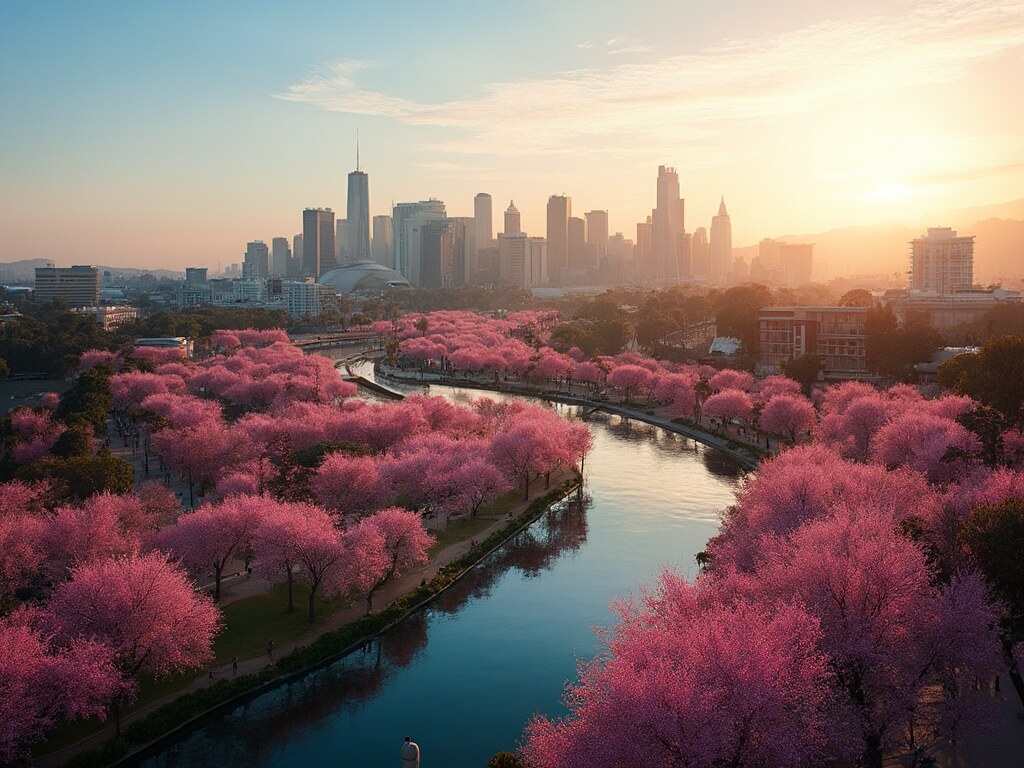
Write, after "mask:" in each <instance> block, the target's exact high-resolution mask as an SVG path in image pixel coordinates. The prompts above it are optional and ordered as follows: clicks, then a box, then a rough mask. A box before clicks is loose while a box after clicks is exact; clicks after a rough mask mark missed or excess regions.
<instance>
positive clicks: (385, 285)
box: [317, 261, 410, 294]
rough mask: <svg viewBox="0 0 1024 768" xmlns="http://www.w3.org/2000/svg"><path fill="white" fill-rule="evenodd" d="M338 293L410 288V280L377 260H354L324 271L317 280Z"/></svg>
mask: <svg viewBox="0 0 1024 768" xmlns="http://www.w3.org/2000/svg"><path fill="white" fill-rule="evenodd" d="M317 282H318V283H320V284H321V285H328V286H330V287H331V288H333V289H334V290H335V291H337V292H338V293H343V294H351V293H373V292H376V291H386V290H388V289H389V288H409V287H410V285H409V281H408V280H406V279H405V277H404V276H403V275H402V274H401V273H400V272H396V271H395V270H393V269H390V268H388V267H385V266H384V265H383V264H378V263H377V262H376V261H354V262H352V263H351V264H346V265H345V266H343V267H338V268H337V269H332V270H331V271H330V272H324V273H323V274H322V275H320V279H319V280H317Z"/></svg>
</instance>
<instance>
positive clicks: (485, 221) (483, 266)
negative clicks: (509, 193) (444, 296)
mask: <svg viewBox="0 0 1024 768" xmlns="http://www.w3.org/2000/svg"><path fill="white" fill-rule="evenodd" d="M493 241H494V213H493V208H492V206H491V196H490V195H489V194H487V193H486V192H480V193H478V194H477V196H476V197H474V198H473V248H474V253H473V254H472V259H471V260H470V263H469V264H468V265H467V269H468V271H469V275H468V276H469V279H470V280H473V281H475V280H477V279H478V273H481V272H486V271H488V269H489V266H490V265H489V264H488V263H487V262H488V259H487V258H486V257H484V256H482V255H481V253H480V251H482V250H485V249H488V248H490V247H491V244H492V243H493Z"/></svg>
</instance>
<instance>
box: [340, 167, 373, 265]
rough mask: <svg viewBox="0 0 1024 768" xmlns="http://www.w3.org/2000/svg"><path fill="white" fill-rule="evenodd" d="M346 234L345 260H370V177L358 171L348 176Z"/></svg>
mask: <svg viewBox="0 0 1024 768" xmlns="http://www.w3.org/2000/svg"><path fill="white" fill-rule="evenodd" d="M347 219H348V234H347V242H346V244H345V260H346V261H348V262H349V263H352V262H353V261H368V260H369V258H370V177H369V176H367V175H366V173H365V172H363V171H360V170H358V169H357V170H355V171H352V173H350V174H349V175H348V217H347Z"/></svg>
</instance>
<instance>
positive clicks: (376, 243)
mask: <svg viewBox="0 0 1024 768" xmlns="http://www.w3.org/2000/svg"><path fill="white" fill-rule="evenodd" d="M392 238H393V235H392V229H391V217H390V216H388V215H387V214H384V215H382V216H374V217H373V242H372V244H371V245H370V254H371V256H372V257H373V261H375V262H377V263H378V264H380V265H381V266H382V267H390V266H391V252H392V248H393V247H394V241H393V239H392Z"/></svg>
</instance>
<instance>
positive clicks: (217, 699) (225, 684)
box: [34, 468, 579, 767]
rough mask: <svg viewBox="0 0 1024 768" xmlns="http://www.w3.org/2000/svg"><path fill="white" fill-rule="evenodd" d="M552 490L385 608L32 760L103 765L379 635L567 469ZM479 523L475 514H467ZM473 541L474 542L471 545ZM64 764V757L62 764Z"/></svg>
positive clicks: (572, 482) (226, 671) (515, 526)
mask: <svg viewBox="0 0 1024 768" xmlns="http://www.w3.org/2000/svg"><path fill="white" fill-rule="evenodd" d="M552 482H553V483H554V485H553V487H554V490H551V489H549V488H547V487H546V486H545V482H544V478H537V479H536V480H535V481H534V482H533V483H532V484H531V488H530V501H526V502H520V503H518V504H516V505H515V506H514V507H512V508H511V509H510V510H509V511H508V512H507V514H504V513H503V514H502V515H500V516H498V517H495V518H493V522H491V524H490V525H488V526H486V527H485V528H483V529H482V530H481V528H480V527H479V526H469V527H468V530H467V532H466V535H465V538H463V539H461V540H458V541H456V542H454V543H452V544H449V545H447V546H445V547H443V548H442V549H441V550H439V551H437V552H435V553H434V554H433V555H432V556H431V559H430V561H429V562H428V563H427V565H426V566H424V567H423V568H421V569H417V570H415V571H412V572H410V573H407V574H405V575H404V576H403V577H401V578H399V579H397V580H396V581H394V582H392V583H391V584H389V585H386V586H385V587H383V588H382V589H381V590H380V591H379V592H378V595H377V600H378V604H381V605H387V607H386V608H383V609H381V610H378V611H377V612H375V613H373V614H370V615H369V616H364V615H363V613H364V610H363V606H362V604H361V602H360V601H356V603H355V604H353V605H351V606H349V607H347V608H344V609H341V610H340V611H337V612H336V613H334V614H333V615H332V616H331V617H330V618H329V619H328V620H327V621H325V622H324V624H322V625H320V626H318V627H317V629H316V631H315V632H311V633H308V634H304V635H302V636H300V637H298V638H295V639H293V640H291V641H288V642H285V643H279V644H276V646H275V648H274V658H275V659H276V661H272V660H271V658H269V657H268V655H267V654H261V655H259V656H255V657H251V658H247V659H239V662H238V670H237V672H233V670H232V667H231V664H230V663H228V664H226V665H221V666H219V667H217V668H215V670H214V676H213V677H212V678H211V677H209V676H208V674H207V672H205V671H204V673H203V674H202V675H200V676H197V677H196V679H195V680H194V681H192V682H191V683H190V684H189V685H188V686H187V687H185V688H181V689H178V690H176V691H174V692H173V693H171V694H168V695H166V696H163V697H161V698H160V699H157V700H155V701H152V702H148V703H147V704H146V705H144V706H142V707H139V708H138V709H137V710H135V711H133V712H132V713H130V714H129V715H126V716H125V717H123V718H122V727H123V728H124V730H123V733H124V740H123V741H118V740H116V739H115V738H114V736H115V734H114V727H113V725H111V724H107V725H106V726H104V727H103V728H102V729H101V730H98V731H95V732H93V733H91V734H89V736H87V737H85V738H83V739H80V740H78V741H76V742H75V743H74V744H72V745H70V746H67V747H63V748H61V749H59V750H56V751H54V752H50V753H48V754H44V755H41V756H39V757H38V758H36V760H35V761H34V764H35V765H39V766H46V767H49V766H60V765H65V764H67V765H74V766H93V765H95V766H100V765H103V766H106V765H111V764H114V763H115V762H118V761H120V760H123V759H127V758H128V757H129V756H134V755H136V754H138V753H141V752H142V751H144V750H149V749H151V748H152V747H153V746H154V745H155V744H157V743H160V742H162V741H163V740H164V739H166V738H167V737H169V736H170V735H171V734H173V733H174V732H176V731H178V730H179V729H181V728H184V727H187V726H188V725H189V724H192V723H194V722H195V721H197V720H199V719H201V718H203V717H206V716H207V715H209V714H211V713H212V712H215V711H217V710H220V709H222V708H225V707H230V706H235V705H237V704H238V703H240V702H242V701H244V700H246V699H247V698H250V697H252V696H255V695H258V694H259V693H262V692H264V691H266V690H268V689H270V688H274V687H276V686H279V685H282V684H285V683H287V682H289V681H291V680H294V679H297V678H299V677H301V676H303V675H304V674H306V673H308V672H310V671H312V670H313V669H316V668H317V667H320V666H323V665H324V664H327V663H330V662H332V661H334V660H336V659H337V658H340V657H342V656H344V655H346V654H347V653H349V652H351V651H352V650H355V649H357V648H359V647H361V646H363V645H365V644H366V643H367V642H369V641H371V640H373V639H374V638H375V637H377V636H378V635H380V634H381V633H382V632H385V631H386V630H387V629H389V628H390V627H392V626H393V625H394V624H395V623H397V622H400V621H402V620H403V619H404V618H405V617H407V616H408V615H409V614H411V613H413V612H415V611H417V610H419V609H421V608H423V607H424V606H426V605H427V604H429V603H430V602H431V601H432V600H434V599H435V598H437V597H438V596H439V595H441V594H442V593H443V592H445V591H446V590H447V589H448V588H449V587H450V586H451V585H453V584H454V583H456V582H457V581H458V580H459V579H461V578H462V577H463V576H465V575H466V574H467V573H468V572H469V571H470V570H471V569H472V568H473V567H474V566H475V565H476V564H477V563H479V562H480V561H481V560H483V559H485V558H486V557H488V556H489V555H490V554H491V553H492V552H493V551H494V550H496V549H498V548H499V547H500V546H501V545H502V544H504V543H505V542H506V541H508V540H509V539H510V538H512V537H514V536H515V535H517V534H518V533H519V532H520V531H522V530H524V529H525V528H526V527H528V526H529V525H531V524H532V523H533V522H534V521H536V520H537V518H539V517H540V516H541V515H542V514H544V513H545V512H546V511H547V510H548V509H549V508H550V507H551V506H552V505H553V504H555V503H556V502H557V501H559V500H560V499H562V498H564V497H565V496H567V495H569V494H570V493H571V492H572V491H573V490H575V489H576V488H577V487H578V485H579V477H578V475H577V474H576V473H575V471H573V470H571V469H569V468H563V470H561V471H560V472H559V473H557V474H555V475H553V476H552ZM475 519H476V520H480V517H478V518H475ZM478 541H479V542H480V543H477V542H478ZM69 761H70V762H69Z"/></svg>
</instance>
